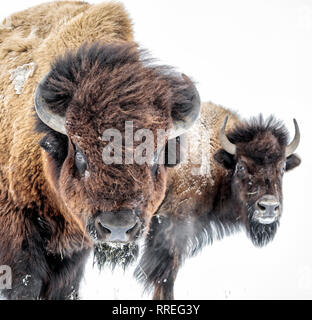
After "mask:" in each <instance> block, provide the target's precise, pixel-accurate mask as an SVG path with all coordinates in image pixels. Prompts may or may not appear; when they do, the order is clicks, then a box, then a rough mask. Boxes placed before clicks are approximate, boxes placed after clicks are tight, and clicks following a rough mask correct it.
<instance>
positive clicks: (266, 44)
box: [0, 0, 312, 299]
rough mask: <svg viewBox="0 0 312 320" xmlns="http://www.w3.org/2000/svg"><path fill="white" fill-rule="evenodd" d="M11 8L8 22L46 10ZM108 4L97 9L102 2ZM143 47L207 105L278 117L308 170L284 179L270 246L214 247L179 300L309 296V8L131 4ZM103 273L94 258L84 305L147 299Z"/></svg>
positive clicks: (126, 278)
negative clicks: (297, 134) (297, 137)
mask: <svg viewBox="0 0 312 320" xmlns="http://www.w3.org/2000/svg"><path fill="white" fill-rule="evenodd" d="M42 2H43V1H39V0H26V1H25V0H23V1H18V0H10V1H6V2H5V5H4V4H2V5H1V13H0V18H1V20H2V19H3V18H4V17H5V16H7V15H9V14H11V13H13V12H16V11H20V10H22V9H25V8H28V7H30V6H33V5H37V4H40V3H42ZM99 2H101V1H92V3H99ZM122 2H123V3H124V4H125V6H126V8H127V10H128V12H129V14H130V16H131V18H132V19H133V22H134V31H135V39H136V41H137V42H138V43H139V44H140V45H141V46H142V47H144V48H146V49H148V50H149V51H150V52H151V54H152V56H154V57H155V58H158V60H159V62H160V63H165V64H169V65H173V66H175V67H177V68H178V70H180V71H182V72H184V73H186V74H187V75H189V76H191V77H192V78H193V79H194V80H195V81H196V82H197V84H198V89H199V92H200V94H201V98H202V101H212V102H214V103H217V104H221V105H224V106H226V107H228V108H232V109H234V110H236V111H238V112H239V114H240V115H242V116H243V117H250V116H253V115H257V114H258V113H260V112H262V113H263V114H264V115H265V116H267V115H269V114H271V113H273V114H275V115H276V117H278V118H280V119H282V120H284V121H285V123H286V125H287V126H288V128H289V130H290V132H291V135H292V136H293V134H294V127H293V123H292V118H293V117H295V118H296V119H297V121H298V123H299V126H300V130H301V136H302V139H301V144H300V146H299V148H298V150H297V153H298V154H299V155H300V156H301V158H302V164H301V166H300V167H298V168H297V169H295V170H294V171H293V172H290V173H287V174H286V175H285V177H284V213H283V217H282V220H281V225H280V228H279V230H278V232H277V235H276V237H275V239H274V241H273V242H272V243H270V244H269V245H268V246H267V247H264V248H261V249H259V248H255V247H254V246H253V245H252V243H251V242H250V241H249V240H248V239H247V237H246V235H245V234H244V233H240V234H237V235H234V236H231V237H228V238H224V239H223V240H222V241H219V242H215V243H214V244H213V245H212V246H210V247H205V249H204V250H203V251H202V252H201V253H200V254H199V255H197V256H196V257H195V258H192V259H189V260H187V261H186V263H185V265H184V266H183V268H182V269H181V270H180V272H179V274H178V277H177V280H176V285H175V298H176V299H311V298H312V248H311V246H312V210H311V198H312V197H311V181H312V175H311V165H312V152H311V150H312V143H311V141H312V134H311V130H312V126H311V121H312V117H311V116H312V1H311V0H258V1H255V0H254V1H250V0H236V1H231V0H212V1H206V0H201V1H199V0H194V1H186V0H185V1H183V0H170V1H168V0H144V1H142V0H125V1H122ZM133 270H134V267H133V268H130V269H128V270H127V271H126V272H125V273H124V272H123V271H122V270H118V269H116V271H115V272H114V273H113V274H112V273H111V271H110V270H104V271H102V272H101V273H99V271H98V270H97V269H95V268H93V267H92V260H91V259H90V261H89V263H88V265H87V268H86V275H85V279H84V281H83V283H82V298H84V299H149V298H150V295H148V294H144V295H143V294H142V287H141V286H140V285H139V284H138V283H137V282H136V281H135V279H134V278H133V277H132V272H133Z"/></svg>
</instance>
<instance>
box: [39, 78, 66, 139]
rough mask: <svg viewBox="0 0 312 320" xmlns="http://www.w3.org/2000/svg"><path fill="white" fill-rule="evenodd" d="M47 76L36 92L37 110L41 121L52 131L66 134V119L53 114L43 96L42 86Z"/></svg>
mask: <svg viewBox="0 0 312 320" xmlns="http://www.w3.org/2000/svg"><path fill="white" fill-rule="evenodd" d="M46 78H47V76H46V77H44V79H43V80H42V81H41V82H40V83H39V85H38V86H37V89H36V92H35V98H34V102H35V109H36V113H37V115H38V117H39V119H40V120H41V121H42V122H43V123H44V124H46V125H47V126H48V127H50V128H51V129H53V130H55V131H57V132H60V133H62V134H65V135H67V134H66V129H65V117H61V116H60V115H58V114H55V113H53V112H52V111H51V110H50V109H49V108H48V106H47V104H46V102H45V101H44V99H43V98H42V96H41V92H40V85H41V83H43V82H44V81H45V80H46Z"/></svg>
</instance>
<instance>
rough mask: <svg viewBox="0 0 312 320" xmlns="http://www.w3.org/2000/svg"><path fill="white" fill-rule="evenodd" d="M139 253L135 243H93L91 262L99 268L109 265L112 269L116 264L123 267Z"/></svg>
mask: <svg viewBox="0 0 312 320" xmlns="http://www.w3.org/2000/svg"><path fill="white" fill-rule="evenodd" d="M138 254H139V246H138V244H136V243H114V242H107V243H104V242H103V243H97V244H95V245H94V257H93V264H96V265H97V266H98V268H99V269H102V268H103V267H104V266H109V267H110V268H111V269H112V270H114V268H115V267H116V265H119V266H121V267H122V268H123V269H125V268H126V267H127V266H128V265H130V264H131V263H133V262H134V261H135V260H136V259H137V257H138Z"/></svg>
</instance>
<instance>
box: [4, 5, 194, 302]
mask: <svg viewBox="0 0 312 320" xmlns="http://www.w3.org/2000/svg"><path fill="white" fill-rule="evenodd" d="M64 22H66V23H64ZM0 41H1V42H0V56H1V58H2V64H1V76H0V90H1V99H0V116H1V119H0V132H1V134H0V152H1V158H0V264H1V265H8V266H9V267H11V269H12V279H13V282H12V289H5V290H3V291H2V293H3V295H4V296H5V297H7V298H9V299H37V298H39V299H67V298H75V297H76V296H77V292H78V287H79V282H80V279H81V276H82V273H83V269H84V264H85V260H86V258H87V257H88V254H89V252H90V250H91V248H92V246H93V243H95V244H96V254H97V257H98V259H99V262H100V263H102V262H103V261H102V260H103V259H104V260H108V259H109V257H110V254H111V252H113V253H112V256H113V257H112V260H111V262H112V263H114V262H115V261H114V259H115V258H116V256H118V254H120V253H121V255H123V256H122V258H123V259H126V260H127V261H124V263H125V264H127V263H128V262H129V257H130V258H131V257H132V256H133V254H135V253H136V251H137V249H136V248H137V247H136V245H135V242H136V240H137V239H138V238H139V237H140V236H141V235H142V234H143V233H144V232H147V231H148V226H149V223H150V220H151V218H152V216H153V214H154V212H155V211H156V210H157V208H158V207H159V205H160V203H161V202H162V200H163V198H164V196H165V191H166V178H167V167H166V163H164V164H162V165H159V166H157V170H155V166H154V165H150V164H149V163H143V164H138V163H134V164H115V163H113V164H110V165H107V164H106V163H104V162H103V149H104V148H105V147H106V146H107V144H108V142H107V141H105V139H104V138H103V132H105V130H106V129H110V128H114V129H117V130H118V131H119V132H121V133H122V138H123V139H125V123H126V121H129V120H131V121H132V123H133V130H134V131H137V130H139V129H142V128H148V129H149V130H150V131H151V132H152V134H153V135H154V136H155V137H156V136H157V130H160V129H161V130H163V131H166V132H169V133H168V134H167V138H168V137H169V138H170V139H174V138H175V137H176V136H178V135H179V134H181V133H183V132H184V131H185V130H187V129H188V128H189V127H190V126H191V125H192V123H193V122H194V121H195V120H196V118H197V116H198V114H199V109H200V103H199V97H198V93H197V91H196V88H195V87H194V85H193V84H192V82H191V81H190V80H189V79H188V78H187V77H186V76H184V75H182V76H181V75H179V74H177V73H175V72H174V71H173V70H172V69H171V68H168V67H164V66H155V65H152V64H151V63H150V62H149V60H147V59H146V58H144V54H143V53H142V52H141V51H140V50H138V48H137V46H136V45H135V44H134V43H133V42H132V31H131V23H130V20H129V18H128V16H127V14H126V13H125V11H124V9H123V7H122V6H121V5H119V4H116V3H106V4H101V5H97V6H90V5H89V4H86V3H82V2H81V3H80V2H79V3H78V2H73V3H72V2H56V3H51V4H44V5H41V6H38V7H35V8H32V9H29V10H26V11H24V12H21V13H17V14H15V15H13V16H11V17H10V19H7V20H5V21H4V23H3V24H2V26H1V29H0ZM85 41H88V42H89V43H90V44H84V42H85ZM116 41H117V42H118V43H115V42H116ZM34 106H35V108H34ZM166 141H167V139H165V140H163V141H162V142H158V141H157V143H156V142H155V146H154V148H153V152H154V154H155V155H156V157H157V155H158V150H164V148H165V145H166ZM137 144H138V142H135V143H134V145H133V149H135V147H136V146H137ZM159 144H160V145H159ZM126 151H129V150H126V149H123V150H122V156H124V155H125V152H126ZM130 151H132V150H130ZM87 231H88V232H87ZM92 240H94V241H92ZM107 241H108V242H116V243H119V242H120V243H126V245H124V247H123V248H121V249H123V250H121V249H120V250H117V251H118V252H117V253H116V252H114V250H113V249H116V248H115V247H116V246H115V247H113V249H112V251H110V250H111V248H110V247H109V246H105V244H104V243H105V242H107ZM129 252H130V253H131V255H130V254H128V253H129ZM119 258H120V256H119ZM122 258H120V259H122ZM101 259H102V260H101ZM130 260H131V259H130Z"/></svg>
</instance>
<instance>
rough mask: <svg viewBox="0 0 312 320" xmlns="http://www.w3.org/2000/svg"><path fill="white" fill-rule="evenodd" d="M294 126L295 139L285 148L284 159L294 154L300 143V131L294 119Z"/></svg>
mask: <svg viewBox="0 0 312 320" xmlns="http://www.w3.org/2000/svg"><path fill="white" fill-rule="evenodd" d="M294 124H295V137H294V139H293V141H292V142H291V143H290V144H289V145H288V146H287V147H286V150H285V154H286V158H287V157H289V156H290V155H291V154H293V153H294V152H295V150H296V149H297V147H298V145H299V142H300V131H299V126H298V123H297V121H296V119H294Z"/></svg>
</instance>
